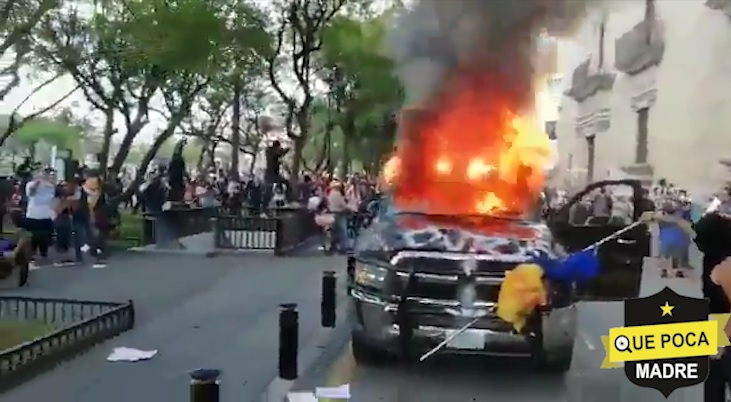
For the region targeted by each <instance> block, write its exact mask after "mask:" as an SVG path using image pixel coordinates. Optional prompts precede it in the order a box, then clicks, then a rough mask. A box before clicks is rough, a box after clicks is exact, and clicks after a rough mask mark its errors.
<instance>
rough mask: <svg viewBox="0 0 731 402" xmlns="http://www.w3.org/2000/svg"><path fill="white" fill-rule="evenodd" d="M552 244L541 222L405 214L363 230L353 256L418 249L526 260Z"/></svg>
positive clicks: (548, 250)
mask: <svg viewBox="0 0 731 402" xmlns="http://www.w3.org/2000/svg"><path fill="white" fill-rule="evenodd" d="M552 243H553V241H552V237H551V233H550V231H549V230H548V227H547V226H546V225H545V224H542V223H536V222H527V221H521V220H510V219H502V218H479V219H463V218H458V217H452V218H449V217H440V218H437V219H435V218H434V217H431V216H422V215H411V214H405V215H396V216H394V217H390V218H388V219H384V220H381V221H379V222H376V223H374V224H373V225H372V226H371V227H370V228H369V229H368V230H366V231H364V232H362V234H361V235H360V236H359V237H358V241H357V242H356V247H355V256H356V257H358V256H359V255H360V256H367V255H371V256H373V255H381V256H382V257H381V258H390V257H391V256H393V255H394V254H396V253H398V252H402V251H418V252H428V253H435V254H438V253H469V254H483V255H490V256H493V257H494V258H495V259H496V260H501V259H504V260H521V259H522V260H528V259H530V258H531V257H533V256H535V253H536V251H540V252H543V253H546V254H548V255H552V254H553V244H552ZM435 258H438V256H437V255H435Z"/></svg>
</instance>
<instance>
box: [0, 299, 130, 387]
mask: <svg viewBox="0 0 731 402" xmlns="http://www.w3.org/2000/svg"><path fill="white" fill-rule="evenodd" d="M0 321H5V322H7V323H8V325H12V324H13V323H18V324H19V325H22V324H23V323H24V322H25V323H38V324H39V325H47V326H48V328H49V329H48V333H47V334H45V335H42V336H39V337H38V338H36V339H32V340H29V341H26V342H24V343H22V344H19V345H16V346H13V347H11V348H9V349H5V350H2V351H0V390H2V389H7V388H10V387H13V386H15V385H17V384H19V383H20V382H22V381H24V380H26V379H28V378H29V377H32V376H34V375H36V374H39V373H41V372H43V371H44V370H46V369H48V368H50V367H53V366H54V365H55V364H57V363H58V362H59V361H61V360H64V359H67V358H70V357H73V356H74V355H75V354H76V353H78V352H81V351H83V350H85V349H87V348H89V347H91V346H93V345H95V344H97V343H99V342H103V341H105V340H107V339H109V338H112V337H114V336H116V335H119V334H120V333H122V332H125V331H127V330H129V329H132V328H133V327H134V323H135V312H134V305H133V304H132V301H128V302H126V303H111V302H95V301H80V300H70V299H44V298H32V297H15V296H0Z"/></svg>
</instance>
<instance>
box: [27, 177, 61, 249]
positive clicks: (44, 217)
mask: <svg viewBox="0 0 731 402" xmlns="http://www.w3.org/2000/svg"><path fill="white" fill-rule="evenodd" d="M25 193H26V196H27V199H28V205H27V207H26V210H25V217H24V219H23V222H22V223H23V228H24V229H25V230H27V231H28V232H30V233H31V247H32V250H33V252H34V253H35V252H36V251H37V252H38V253H39V257H40V258H39V259H37V261H36V264H44V263H48V262H49V261H48V249H49V247H50V246H51V240H52V237H53V219H54V217H55V212H54V206H55V202H56V184H55V183H53V178H52V172H51V171H50V169H46V170H44V171H42V172H40V173H38V174H36V175H35V176H34V178H33V180H32V181H31V182H29V183H28V185H27V186H26V188H25Z"/></svg>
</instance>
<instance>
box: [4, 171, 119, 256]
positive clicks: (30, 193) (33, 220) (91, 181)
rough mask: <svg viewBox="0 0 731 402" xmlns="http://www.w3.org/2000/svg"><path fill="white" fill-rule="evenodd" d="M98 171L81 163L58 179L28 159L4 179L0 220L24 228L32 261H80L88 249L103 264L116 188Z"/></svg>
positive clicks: (113, 221) (114, 223)
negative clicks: (108, 185)
mask: <svg viewBox="0 0 731 402" xmlns="http://www.w3.org/2000/svg"><path fill="white" fill-rule="evenodd" d="M101 176H102V175H101V174H100V172H98V171H96V170H93V169H83V170H80V171H79V172H78V174H77V175H75V176H74V177H72V178H70V179H68V180H59V178H58V177H57V176H56V172H55V171H54V170H53V169H51V168H48V167H42V166H38V165H33V164H31V162H30V161H29V160H26V161H25V162H24V163H23V164H21V165H20V166H19V167H18V169H17V171H16V175H15V177H11V178H4V179H3V184H2V188H1V189H0V195H2V198H1V200H2V202H0V222H3V223H4V224H8V223H10V224H12V225H14V226H15V227H16V228H17V229H21V230H23V231H24V232H25V233H27V234H28V237H29V240H30V252H31V253H32V254H33V264H35V265H38V266H42V265H47V264H51V263H54V264H55V265H72V264H81V263H84V262H85V260H86V259H87V258H86V255H88V256H89V257H91V261H92V262H93V264H94V265H95V266H103V265H104V264H105V261H106V258H107V254H108V247H107V240H108V238H109V235H110V233H111V232H112V231H113V230H114V229H115V228H116V227H117V226H118V225H119V214H118V213H117V211H116V209H114V208H111V205H110V202H109V201H110V199H109V198H110V197H111V196H113V194H114V193H115V192H114V191H113V190H112V189H110V188H106V187H105V186H104V183H103V180H102V179H101ZM0 228H2V227H0ZM6 247H9V246H6ZM5 251H7V250H3V252H5Z"/></svg>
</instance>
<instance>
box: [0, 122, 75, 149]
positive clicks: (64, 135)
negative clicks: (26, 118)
mask: <svg viewBox="0 0 731 402" xmlns="http://www.w3.org/2000/svg"><path fill="white" fill-rule="evenodd" d="M82 137H83V132H82V131H81V128H79V127H75V126H73V125H71V124H70V123H69V122H65V121H62V120H51V119H36V120H32V121H30V122H28V123H27V124H25V125H24V126H23V127H21V128H20V129H18V130H17V131H16V132H15V134H13V139H14V140H15V142H16V143H18V144H20V145H22V146H23V147H26V148H27V149H28V154H29V155H30V157H31V158H33V159H35V150H36V145H37V144H38V143H39V142H45V143H47V144H49V145H54V146H57V147H60V148H67V149H70V150H71V152H72V153H78V152H79V148H80V142H81V138H82Z"/></svg>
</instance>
